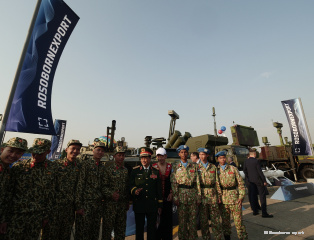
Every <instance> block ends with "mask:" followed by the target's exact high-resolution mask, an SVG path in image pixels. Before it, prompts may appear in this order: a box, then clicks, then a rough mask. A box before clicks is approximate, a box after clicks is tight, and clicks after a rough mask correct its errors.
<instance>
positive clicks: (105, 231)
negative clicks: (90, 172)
mask: <svg viewBox="0 0 314 240" xmlns="http://www.w3.org/2000/svg"><path fill="white" fill-rule="evenodd" d="M114 192H118V193H119V199H118V201H114V200H113V199H112V195H113V193H114ZM102 193H103V196H104V198H105V206H104V215H103V228H102V239H103V240H111V232H112V231H114V239H115V240H124V239H125V230H126V214H127V210H128V209H129V200H130V192H129V177H128V170H127V168H125V167H124V166H122V167H119V166H117V164H116V163H115V162H112V163H109V164H106V166H105V174H104V179H103V186H102Z"/></svg>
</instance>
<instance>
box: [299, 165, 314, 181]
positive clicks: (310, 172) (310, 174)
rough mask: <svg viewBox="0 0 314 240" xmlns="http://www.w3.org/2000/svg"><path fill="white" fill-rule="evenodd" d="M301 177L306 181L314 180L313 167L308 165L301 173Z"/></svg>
mask: <svg viewBox="0 0 314 240" xmlns="http://www.w3.org/2000/svg"><path fill="white" fill-rule="evenodd" d="M300 175H301V177H302V178H303V179H304V180H306V179H308V178H314V169H313V165H306V166H304V167H303V168H302V170H301V171H300Z"/></svg>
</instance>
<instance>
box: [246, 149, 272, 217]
mask: <svg viewBox="0 0 314 240" xmlns="http://www.w3.org/2000/svg"><path fill="white" fill-rule="evenodd" d="M255 157H256V151H255V149H250V152H249V158H248V159H247V160H246V161H245V162H244V166H243V172H244V174H245V182H246V184H247V187H248V190H249V192H248V195H249V199H250V204H251V208H252V210H253V215H257V214H258V206H259V205H258V199H257V194H258V195H259V199H260V201H261V208H262V217H264V218H272V217H273V215H271V214H268V213H267V208H266V195H267V194H268V190H267V182H266V178H265V176H264V174H263V171H262V168H261V165H260V163H259V161H258V160H257V159H256V158H255Z"/></svg>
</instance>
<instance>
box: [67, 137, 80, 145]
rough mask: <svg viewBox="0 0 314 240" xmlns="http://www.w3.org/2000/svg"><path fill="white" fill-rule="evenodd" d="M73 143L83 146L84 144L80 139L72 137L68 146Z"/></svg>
mask: <svg viewBox="0 0 314 240" xmlns="http://www.w3.org/2000/svg"><path fill="white" fill-rule="evenodd" d="M71 145H80V146H81V147H82V145H83V144H82V143H81V142H80V141H79V140H74V139H71V140H70V141H69V142H68V145H67V147H70V146H71Z"/></svg>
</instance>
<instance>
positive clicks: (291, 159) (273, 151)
mask: <svg viewBox="0 0 314 240" xmlns="http://www.w3.org/2000/svg"><path fill="white" fill-rule="evenodd" d="M273 126H274V127H275V128H276V129H277V133H278V135H279V140H280V145H277V146H271V145H270V143H269V142H268V139H267V137H262V141H263V143H264V146H262V147H260V148H261V153H260V156H259V159H261V160H262V161H266V162H267V164H268V166H269V165H274V166H275V167H276V168H277V169H279V170H282V171H284V172H285V176H287V177H288V178H290V179H294V180H297V179H304V180H306V179H308V178H314V156H294V155H293V154H292V146H291V142H289V141H288V138H287V137H285V138H284V139H285V141H284V139H283V137H282V130H281V129H282V127H283V124H282V123H279V122H274V123H273Z"/></svg>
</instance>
